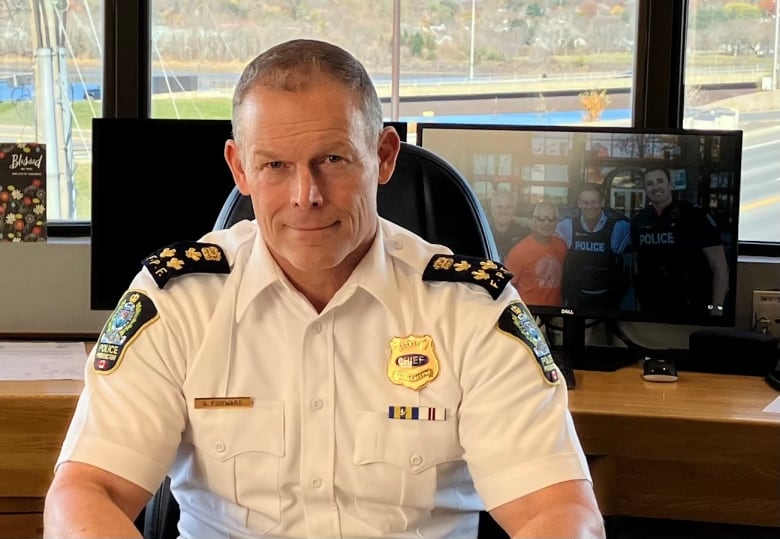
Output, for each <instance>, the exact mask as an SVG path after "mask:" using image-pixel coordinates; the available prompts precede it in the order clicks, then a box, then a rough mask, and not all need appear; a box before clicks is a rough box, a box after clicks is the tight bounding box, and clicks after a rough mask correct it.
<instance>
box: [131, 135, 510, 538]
mask: <svg viewBox="0 0 780 539" xmlns="http://www.w3.org/2000/svg"><path fill="white" fill-rule="evenodd" d="M377 205H378V209H379V214H380V215H381V216H382V217H384V218H386V219H389V220H390V221H393V222H394V223H396V224H399V225H401V226H403V227H405V228H408V229H409V230H411V231H412V232H416V233H417V234H419V235H420V236H422V237H423V238H425V239H426V240H428V241H430V242H432V243H438V244H442V245H446V246H447V247H449V248H450V249H452V250H453V251H454V252H456V253H459V254H464V255H471V256H478V257H483V258H490V259H493V260H498V248H497V247H496V243H495V240H494V239H493V234H492V233H491V232H490V227H489V225H488V221H487V216H486V215H485V212H484V209H483V208H482V206H481V205H480V203H479V200H478V199H477V197H476V195H475V194H474V191H473V190H472V189H471V186H470V185H469V184H468V182H467V181H466V180H465V178H463V176H462V175H461V174H460V172H458V171H457V170H456V169H455V168H454V167H453V166H452V165H450V164H449V163H448V162H446V161H445V160H444V159H442V158H440V157H439V156H437V155H436V154H434V153H432V152H431V151H429V150H426V149H424V148H421V147H419V146H415V145H413V144H410V143H406V142H402V143H401V151H400V152H399V154H398V160H397V162H396V166H395V171H394V172H393V175H392V177H391V179H390V181H389V182H387V183H386V184H384V185H380V186H379V190H378V193H377ZM253 218H254V210H253V209H252V204H251V201H250V199H249V197H247V196H243V195H242V194H241V193H239V191H238V188H233V191H232V192H231V193H230V194H229V195H228V198H227V200H226V201H225V204H224V206H223V207H222V210H221V211H220V213H219V216H218V217H217V220H216V222H215V224H214V229H215V230H221V229H224V228H228V227H230V226H231V225H233V224H235V223H237V222H239V221H241V220H242V219H253ZM169 482H170V480H169V478H167V477H166V479H165V482H164V483H163V484H162V485H161V486H160V489H159V490H158V491H157V492H156V493H155V495H154V497H153V498H152V499H151V500H150V501H149V503H148V504H147V506H146V508H145V509H144V510H143V511H142V513H141V514H140V515H139V517H138V519H136V526H137V527H138V528H139V530H140V531H142V532H143V534H144V539H176V537H178V530H177V523H178V521H179V507H178V504H177V502H176V500H175V499H174V497H173V495H172V494H171V492H170V489H169ZM479 536H480V537H483V538H490V539H500V538H501V537H506V535H505V534H504V533H503V530H501V529H500V528H499V527H498V526H497V525H496V524H495V523H494V522H493V520H492V518H491V517H490V515H489V514H488V513H486V512H484V511H483V512H482V514H481V515H480V531H479Z"/></svg>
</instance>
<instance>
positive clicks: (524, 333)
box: [496, 301, 560, 385]
mask: <svg viewBox="0 0 780 539" xmlns="http://www.w3.org/2000/svg"><path fill="white" fill-rule="evenodd" d="M496 326H497V328H498V331H499V332H500V333H504V334H506V335H509V336H510V337H513V338H515V339H517V340H519V341H520V342H522V343H523V344H525V345H526V346H527V347H528V348H530V349H531V353H532V355H533V357H534V359H535V360H536V363H537V364H538V365H539V370H540V372H541V374H542V377H543V378H544V380H545V382H547V383H548V384H550V385H558V384H559V383H560V376H559V374H558V369H557V368H556V366H555V360H554V359H553V357H552V354H551V353H550V347H549V346H548V345H547V341H546V340H545V338H544V335H543V334H542V332H541V330H540V329H539V326H537V325H536V322H535V321H534V318H533V315H532V314H531V312H530V311H529V310H528V307H526V306H525V304H524V303H523V302H522V301H513V302H512V303H510V304H509V305H507V307H506V309H504V311H503V312H502V313H501V316H499V317H498V323H497V324H496Z"/></svg>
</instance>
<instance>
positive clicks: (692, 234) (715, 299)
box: [631, 169, 729, 316]
mask: <svg viewBox="0 0 780 539" xmlns="http://www.w3.org/2000/svg"><path fill="white" fill-rule="evenodd" d="M644 188H645V193H646V195H647V200H648V205H647V206H646V207H645V208H643V209H642V210H641V211H639V213H637V214H636V215H635V216H634V217H633V219H632V220H631V244H632V248H633V250H634V252H635V259H634V287H635V289H636V294H637V301H638V303H639V308H640V309H641V310H644V311H659V312H672V313H674V312H680V311H685V312H698V313H700V314H702V315H712V316H721V315H723V303H724V301H725V298H726V292H727V291H728V287H729V269H728V265H727V262H726V254H725V251H724V248H723V240H722V238H721V234H720V231H719V230H718V227H717V224H716V223H715V221H714V219H713V218H712V217H711V216H710V215H709V214H708V213H707V212H706V211H705V210H704V209H702V208H701V207H700V206H697V205H694V204H691V203H690V202H687V201H684V200H674V199H673V198H672V183H671V180H670V178H669V173H668V171H667V170H665V169H650V170H647V171H645V173H644Z"/></svg>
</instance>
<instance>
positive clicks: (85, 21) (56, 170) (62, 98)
mask: <svg viewBox="0 0 780 539" xmlns="http://www.w3.org/2000/svg"><path fill="white" fill-rule="evenodd" d="M102 25H103V0H67V1H66V0H30V1H21V0H16V1H10V2H3V3H2V5H0V125H2V128H1V129H0V133H2V134H1V135H0V142H13V143H23V142H24V143H29V142H35V143H44V144H46V163H47V166H46V171H47V172H46V208H47V216H48V220H49V223H50V224H51V223H58V222H68V221H79V220H81V221H88V220H89V205H90V161H91V148H90V129H91V119H92V118H93V117H96V116H99V115H100V113H101V100H102V57H101V55H102V47H103V32H102Z"/></svg>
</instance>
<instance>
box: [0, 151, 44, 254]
mask: <svg viewBox="0 0 780 539" xmlns="http://www.w3.org/2000/svg"><path fill="white" fill-rule="evenodd" d="M46 236H47V235H46V147H45V145H44V144H36V143H32V142H27V143H18V144H16V143H5V142H0V242H8V241H16V242H18V241H46Z"/></svg>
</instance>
